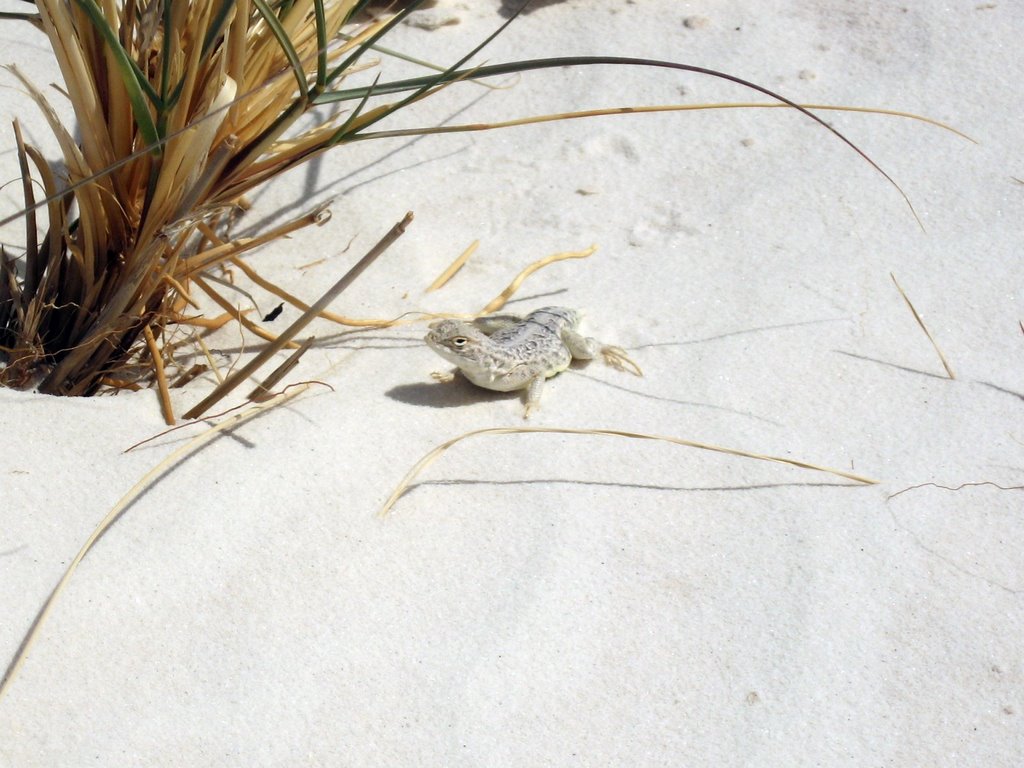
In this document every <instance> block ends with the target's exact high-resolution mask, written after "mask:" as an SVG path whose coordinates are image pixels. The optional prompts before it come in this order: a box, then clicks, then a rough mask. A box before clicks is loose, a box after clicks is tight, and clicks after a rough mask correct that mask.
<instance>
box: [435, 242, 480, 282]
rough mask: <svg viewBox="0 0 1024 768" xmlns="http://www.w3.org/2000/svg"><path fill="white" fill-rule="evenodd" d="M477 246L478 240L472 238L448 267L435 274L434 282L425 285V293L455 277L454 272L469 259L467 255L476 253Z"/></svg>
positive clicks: (478, 244) (478, 245)
mask: <svg viewBox="0 0 1024 768" xmlns="http://www.w3.org/2000/svg"><path fill="white" fill-rule="evenodd" d="M479 247H480V241H479V240H474V241H473V242H472V243H470V244H469V247H468V248H466V250H464V251H463V252H462V253H461V254H459V256H458V257H457V258H456V259H455V261H453V262H452V263H451V264H449V265H448V268H447V269H445V271H444V272H442V273H441V274H440V275H438V276H437V279H436V280H434V282H432V283H431V284H430V285H429V286H427V293H430V292H431V291H436V290H437V289H439V288H441V287H442V286H444V285H445V284H447V282H448V281H449V280H451V279H452V278H453V277H455V273H456V272H458V271H459V270H460V269H462V267H463V266H465V264H466V262H467V261H469V257H470V256H472V255H473V254H474V253H476V249H477V248H479Z"/></svg>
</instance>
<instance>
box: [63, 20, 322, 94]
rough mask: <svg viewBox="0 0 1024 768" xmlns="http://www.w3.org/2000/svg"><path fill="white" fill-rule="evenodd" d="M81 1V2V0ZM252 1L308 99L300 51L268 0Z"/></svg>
mask: <svg viewBox="0 0 1024 768" xmlns="http://www.w3.org/2000/svg"><path fill="white" fill-rule="evenodd" d="M79 1H80V2H81V0H79ZM252 2H253V5H255V6H256V8H257V9H258V10H259V12H260V15H261V16H263V20H264V21H265V22H267V26H268V27H270V31H271V32H272V33H273V35H274V37H276V38H277V42H278V45H280V46H281V50H282V51H284V55H285V56H286V57H287V58H288V63H289V64H290V65H291V67H292V72H293V73H294V74H295V81H296V82H297V83H298V86H299V93H301V94H302V101H306V100H307V99H308V98H309V86H308V85H307V84H306V71H305V70H304V69H303V68H302V61H301V60H300V59H299V53H298V51H296V50H295V46H294V45H292V41H291V39H290V38H289V37H288V33H287V32H285V30H284V27H282V26H281V22H280V20H279V19H278V18H277V16H276V15H274V12H273V11H272V10H271V9H270V6H269V5H267V3H266V0H252Z"/></svg>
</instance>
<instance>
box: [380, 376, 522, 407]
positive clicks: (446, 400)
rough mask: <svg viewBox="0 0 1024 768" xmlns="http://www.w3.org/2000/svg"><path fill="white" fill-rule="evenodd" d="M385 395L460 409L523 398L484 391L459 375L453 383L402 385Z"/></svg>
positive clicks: (404, 400) (413, 402)
mask: <svg viewBox="0 0 1024 768" xmlns="http://www.w3.org/2000/svg"><path fill="white" fill-rule="evenodd" d="M384 394H385V396H387V397H389V398H391V399H392V400H397V401H398V402H400V403H406V404H407V405H425V406H428V407H430V408H458V407H461V406H466V405H472V404H474V403H485V402H493V401H494V400H518V399H521V396H522V393H521V392H494V391H492V390H488V389H482V388H481V387H477V386H474V385H473V384H471V383H470V382H468V381H467V380H466V379H464V378H463V377H462V376H461V375H458V374H457V375H456V376H455V378H454V379H453V380H452V381H446V382H417V383H416V384H400V385H398V386H397V387H392V388H391V389H389V390H388V391H387V392H385V393H384Z"/></svg>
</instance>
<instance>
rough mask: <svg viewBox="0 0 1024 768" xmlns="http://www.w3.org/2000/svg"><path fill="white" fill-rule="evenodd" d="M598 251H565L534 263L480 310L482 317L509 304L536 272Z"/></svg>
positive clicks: (594, 246)
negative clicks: (524, 282) (558, 262)
mask: <svg viewBox="0 0 1024 768" xmlns="http://www.w3.org/2000/svg"><path fill="white" fill-rule="evenodd" d="M596 250H597V246H596V245H592V246H590V247H589V248H587V249H586V250H585V251H565V252H564V253H553V254H551V255H550V256H545V257H544V258H543V259H540V260H538V261H535V262H533V264H531V265H530V266H528V267H527V268H526V269H524V270H523V271H522V272H520V273H519V274H518V275H516V277H515V279H514V280H513V281H512V282H511V283H509V284H508V286H507V287H506V288H505V290H503V291H502V292H501V293H499V294H498V295H497V296H495V297H494V298H493V299H491V301H490V302H489V303H488V304H487V306H485V307H484V308H483V309H481V310H480V314H481V315H486V314H488V313H490V312H497V311H498V310H499V309H501V308H502V307H503V306H505V302H507V301H508V300H509V299H510V298H511V297H512V295H513V294H514V293H515V292H516V291H518V290H519V286H521V285H522V284H523V281H524V280H526V278H528V277H529V276H530V275H532V274H533V273H534V272H536V271H537V270H538V269H543V268H544V267H546V266H548V265H549V264H554V263H555V262H556V261H565V260H566V259H585V258H587V257H588V256H590V255H591V254H592V253H594V252H595V251H596Z"/></svg>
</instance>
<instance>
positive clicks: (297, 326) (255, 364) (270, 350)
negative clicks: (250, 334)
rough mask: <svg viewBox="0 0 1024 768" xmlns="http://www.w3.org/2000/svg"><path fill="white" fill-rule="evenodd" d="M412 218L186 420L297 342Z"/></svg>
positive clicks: (201, 402)
mask: <svg viewBox="0 0 1024 768" xmlns="http://www.w3.org/2000/svg"><path fill="white" fill-rule="evenodd" d="M412 219H413V215H412V211H410V212H409V213H407V214H405V216H404V217H403V218H402V220H401V221H400V222H398V223H397V224H395V226H393V227H392V228H391V231H390V232H388V233H387V234H386V235H385V236H384V237H383V238H381V240H380V242H378V243H377V244H376V245H375V246H374V247H373V248H371V249H370V250H369V252H367V254H366V255H365V256H363V258H361V259H360V260H359V261H358V262H357V263H356V265H355V266H354V267H352V268H351V269H350V270H349V271H348V272H346V273H345V275H344V277H342V278H341V279H340V280H339V281H338V282H337V283H335V284H334V285H333V286H331V288H330V289H329V290H328V291H327V292H326V293H325V294H324V295H323V296H321V297H320V299H319V300H318V301H317V302H316V304H314V305H313V306H312V307H310V308H309V309H308V310H307V311H306V312H304V313H303V314H302V315H301V316H300V317H299V319H298V320H296V321H295V322H294V323H292V324H291V325H290V326H288V328H287V329H286V330H285V331H284V332H283V333H282V334H281V335H280V336H278V337H277V340H276V341H274V342H272V343H270V344H268V345H267V346H266V347H265V348H264V349H263V350H262V351H261V352H260V353H259V354H257V355H256V357H254V358H253V359H252V360H250V361H249V362H248V363H247V364H246V365H244V366H242V368H241V369H239V370H237V371H235V372H234V373H233V374H231V375H230V376H228V378H227V379H225V380H224V381H223V382H222V383H221V384H220V386H218V387H217V388H216V389H214V390H213V392H211V393H210V394H209V395H207V396H206V397H204V398H203V399H202V400H200V401H199V402H198V403H197V404H196V405H195V406H193V407H192V409H191V410H189V411H188V413H186V414H185V418H186V419H197V418H199V417H200V416H202V415H203V413H205V412H206V410H207V409H208V408H209V407H210V406H211V405H213V404H214V403H217V402H219V401H220V400H221V399H222V398H223V397H224V396H225V395H227V394H228V393H230V392H231V391H232V390H234V388H235V387H237V386H238V385H239V384H241V383H242V382H243V381H245V380H246V379H247V378H249V376H251V375H252V374H253V373H255V372H256V371H257V370H258V369H259V368H260V367H261V366H262V365H263V364H264V363H266V362H267V360H269V359H270V358H271V357H273V356H274V355H275V354H276V353H277V351H278V350H279V349H281V348H282V347H283V346H284V345H285V344H287V343H288V342H289V341H291V340H292V339H294V338H295V337H296V336H297V335H298V334H299V333H300V332H301V331H302V329H303V328H305V327H306V326H307V325H309V324H310V323H311V322H312V321H313V320H314V319H315V318H316V317H317V315H319V314H320V312H322V311H323V310H324V309H326V308H327V306H328V305H329V304H330V303H331V302H332V301H334V300H335V299H336V298H337V297H338V295H339V294H340V293H341V292H342V291H344V290H345V289H346V288H348V287H349V286H350V285H351V284H352V282H353V281H354V280H355V279H356V278H357V277H359V275H361V274H362V273H363V271H364V270H365V269H366V268H367V267H369V266H370V264H372V263H373V262H374V261H375V260H376V259H377V257H379V256H380V255H381V254H382V253H384V251H386V250H387V249H388V248H389V247H390V246H391V244H392V243H393V242H395V240H397V239H398V238H399V237H401V236H402V235H403V234H404V233H405V228H406V227H408V226H409V224H410V222H412Z"/></svg>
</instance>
